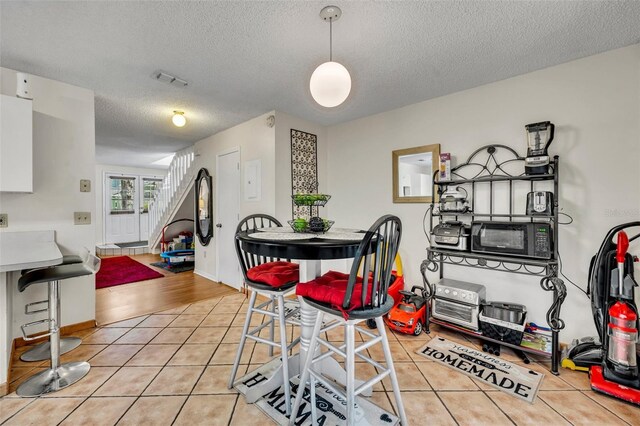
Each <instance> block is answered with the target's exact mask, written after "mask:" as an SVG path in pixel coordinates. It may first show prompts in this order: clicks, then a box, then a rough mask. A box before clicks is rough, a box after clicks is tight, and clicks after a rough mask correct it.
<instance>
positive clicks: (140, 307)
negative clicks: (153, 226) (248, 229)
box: [96, 253, 238, 325]
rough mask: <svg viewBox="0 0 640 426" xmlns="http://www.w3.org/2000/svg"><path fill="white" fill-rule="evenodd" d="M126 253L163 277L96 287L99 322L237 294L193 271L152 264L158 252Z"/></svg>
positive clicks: (132, 316) (118, 319) (231, 289)
mask: <svg viewBox="0 0 640 426" xmlns="http://www.w3.org/2000/svg"><path fill="white" fill-rule="evenodd" d="M129 257H131V258H132V259H135V260H136V261H138V262H140V263H142V264H144V265H147V266H149V267H150V268H151V269H153V270H155V271H158V272H160V273H161V274H163V275H164V277H162V278H157V279H153V280H147V281H139V282H136V283H130V284H124V285H119V286H115V287H107V288H101V289H97V290H96V322H97V323H98V325H105V324H110V323H113V322H116V321H122V320H126V319H129V318H134V317H139V316H141V315H148V314H151V313H154V312H159V311H163V310H166V309H172V308H175V307H178V306H182V305H185V304H189V303H194V302H197V301H200V300H204V299H210V298H213V297H222V296H226V295H232V294H238V291H237V290H234V289H233V288H231V287H228V286H226V285H224V284H219V283H217V282H215V281H211V280H208V279H206V278H203V277H201V276H199V275H196V274H194V273H193V272H192V271H187V272H181V273H179V274H174V273H172V272H168V271H165V270H164V269H161V268H156V267H154V266H151V265H150V264H151V263H153V262H159V261H160V256H159V255H157V254H149V253H147V254H139V255H135V256H129Z"/></svg>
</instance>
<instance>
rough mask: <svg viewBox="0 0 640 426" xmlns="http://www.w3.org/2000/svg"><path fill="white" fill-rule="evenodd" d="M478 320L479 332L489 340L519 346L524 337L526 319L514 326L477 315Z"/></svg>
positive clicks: (513, 324)
mask: <svg viewBox="0 0 640 426" xmlns="http://www.w3.org/2000/svg"><path fill="white" fill-rule="evenodd" d="M478 320H479V323H480V331H482V334H483V335H485V336H487V337H489V338H491V339H495V340H500V341H502V342H505V343H510V344H512V345H517V346H520V343H521V342H522V336H523V335H524V323H525V320H526V318H524V319H523V322H522V324H515V323H512V322H507V321H501V320H499V319H496V318H490V317H485V316H484V315H482V313H481V314H480V315H478Z"/></svg>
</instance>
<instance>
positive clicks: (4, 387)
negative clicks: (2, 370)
mask: <svg viewBox="0 0 640 426" xmlns="http://www.w3.org/2000/svg"><path fill="white" fill-rule="evenodd" d="M15 352H16V342H15V340H12V341H11V351H10V352H9V353H10V355H9V357H10V358H9V362H7V382H6V383H0V396H5V395H6V394H8V393H9V383H11V360H12V359H13V356H14V355H15Z"/></svg>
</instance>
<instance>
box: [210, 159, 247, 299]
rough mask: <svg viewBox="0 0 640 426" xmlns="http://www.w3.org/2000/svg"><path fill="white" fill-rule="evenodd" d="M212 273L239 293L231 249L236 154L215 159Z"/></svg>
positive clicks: (235, 217) (236, 219) (235, 209)
mask: <svg viewBox="0 0 640 426" xmlns="http://www.w3.org/2000/svg"><path fill="white" fill-rule="evenodd" d="M216 171H217V173H216V174H217V176H216V198H215V199H216V206H217V209H216V212H217V214H216V218H217V220H216V227H215V230H214V232H215V240H216V270H217V275H218V281H219V282H222V283H224V284H226V285H228V286H231V287H233V288H237V289H240V286H241V284H242V275H241V273H240V266H239V264H238V258H237V255H236V250H235V246H234V238H235V232H236V226H238V222H239V220H240V151H239V150H237V149H236V150H235V151H232V152H228V153H225V154H220V155H218V156H217V157H216Z"/></svg>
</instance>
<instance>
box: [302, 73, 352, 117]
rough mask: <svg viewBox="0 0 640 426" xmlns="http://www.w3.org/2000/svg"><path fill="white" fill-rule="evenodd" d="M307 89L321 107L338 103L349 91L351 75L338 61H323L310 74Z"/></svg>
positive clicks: (345, 97) (342, 100)
mask: <svg viewBox="0 0 640 426" xmlns="http://www.w3.org/2000/svg"><path fill="white" fill-rule="evenodd" d="M309 89H310V90H311V96H313V99H315V101H316V102H317V103H319V104H320V105H322V106H323V107H327V108H332V107H335V106H338V105H340V104H341V103H343V102H344V101H345V99H347V96H349V92H351V75H349V71H347V69H346V68H345V67H344V65H342V64H339V63H338V62H325V63H324V64H322V65H320V66H319V67H318V68H316V70H315V71H314V72H313V74H311V80H310V81H309Z"/></svg>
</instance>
